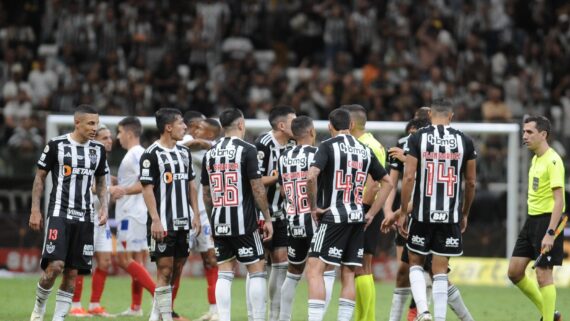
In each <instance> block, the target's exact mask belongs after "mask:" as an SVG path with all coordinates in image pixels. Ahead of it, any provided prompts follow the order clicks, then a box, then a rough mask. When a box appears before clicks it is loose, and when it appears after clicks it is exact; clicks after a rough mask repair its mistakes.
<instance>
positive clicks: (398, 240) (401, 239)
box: [394, 231, 408, 246]
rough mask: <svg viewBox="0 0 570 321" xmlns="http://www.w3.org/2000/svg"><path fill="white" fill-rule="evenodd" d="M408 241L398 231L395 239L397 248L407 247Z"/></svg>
mask: <svg viewBox="0 0 570 321" xmlns="http://www.w3.org/2000/svg"><path fill="white" fill-rule="evenodd" d="M407 241H408V240H406V239H405V238H404V237H403V236H402V235H401V234H400V233H398V231H396V237H395V238H394V244H396V246H405V245H406V242H407Z"/></svg>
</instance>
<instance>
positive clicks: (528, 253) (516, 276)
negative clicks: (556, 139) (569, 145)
mask: <svg viewBox="0 0 570 321" xmlns="http://www.w3.org/2000/svg"><path fill="white" fill-rule="evenodd" d="M549 136H550V121H549V120H548V119H547V118H546V117H543V116H530V117H528V118H526V119H525V121H524V126H523V141H524V143H525V144H526V146H527V148H528V149H529V150H530V151H531V152H533V153H534V157H533V158H532V163H531V166H530V169H529V171H528V217H527V220H526V222H525V224H524V226H523V228H522V230H521V231H520V233H519V237H518V239H517V243H516V244H515V249H514V250H513V255H512V257H511V261H510V263H509V279H511V281H512V282H513V283H514V284H515V285H516V286H517V287H518V288H519V289H520V290H521V291H522V293H523V294H524V295H526V296H527V297H528V298H529V299H530V300H531V301H532V303H534V305H535V306H536V308H537V309H538V311H540V314H541V315H542V320H544V321H552V320H561V319H562V317H561V315H560V313H559V312H555V311H554V308H555V306H556V288H555V287H554V283H553V278H552V268H553V266H555V265H562V256H563V249H562V239H563V237H559V238H557V239H556V240H555V239H554V230H555V229H556V226H557V225H558V222H559V221H560V217H561V216H562V212H563V211H564V207H565V204H564V163H563V162H562V159H561V158H560V156H559V155H558V154H557V153H556V151H554V149H552V148H550V146H549V145H548V138H549ZM541 251H545V252H546V253H547V254H546V256H545V257H544V259H542V260H541V261H540V262H539V263H538V264H537V267H536V279H537V280H538V286H539V287H540V289H539V288H538V287H537V285H536V283H535V282H534V281H532V280H531V279H529V278H528V277H526V276H525V269H526V267H527V265H528V263H529V262H530V260H534V259H536V258H537V257H538V255H539V254H540V252H541Z"/></svg>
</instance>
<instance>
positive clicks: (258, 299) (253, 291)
mask: <svg viewBox="0 0 570 321" xmlns="http://www.w3.org/2000/svg"><path fill="white" fill-rule="evenodd" d="M273 272H275V270H273ZM247 295H248V296H249V300H250V302H251V309H252V314H253V320H254V321H265V310H266V308H265V302H266V299H267V273H266V272H255V273H250V274H249V293H248V294H247Z"/></svg>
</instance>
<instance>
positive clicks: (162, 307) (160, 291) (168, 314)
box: [154, 285, 172, 321]
mask: <svg viewBox="0 0 570 321" xmlns="http://www.w3.org/2000/svg"><path fill="white" fill-rule="evenodd" d="M154 298H155V300H156V305H157V306H158V311H160V316H161V317H162V320H163V321H172V287H171V286H170V285H167V286H162V287H159V288H156V289H154Z"/></svg>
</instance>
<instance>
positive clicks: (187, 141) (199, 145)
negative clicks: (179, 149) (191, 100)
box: [178, 110, 212, 150]
mask: <svg viewBox="0 0 570 321" xmlns="http://www.w3.org/2000/svg"><path fill="white" fill-rule="evenodd" d="M204 120H206V116H204V115H203V114H202V113H200V112H197V111H195V110H190V111H187V112H186V113H185V114H184V123H186V126H187V129H186V135H184V138H183V139H182V140H181V141H180V142H178V143H179V144H182V145H184V146H186V147H188V148H190V150H202V149H210V147H212V144H211V142H209V141H208V140H205V139H201V138H198V137H197V132H198V130H199V129H200V126H201V124H202V121H204Z"/></svg>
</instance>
